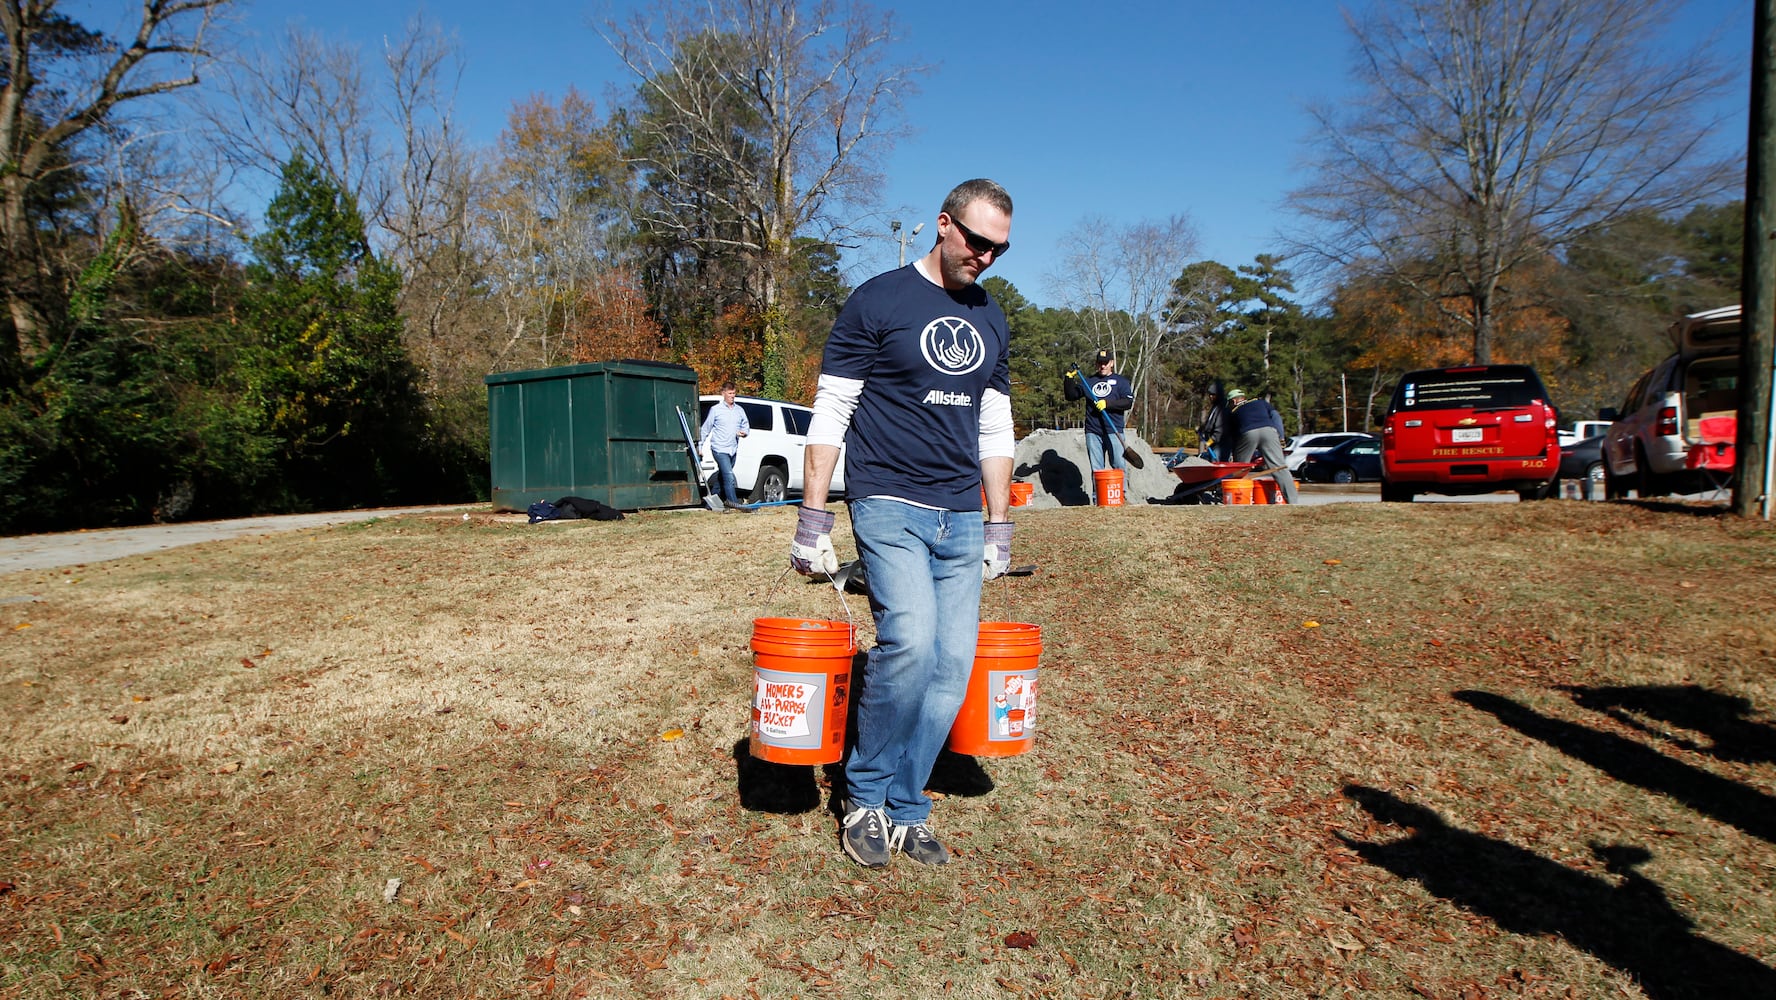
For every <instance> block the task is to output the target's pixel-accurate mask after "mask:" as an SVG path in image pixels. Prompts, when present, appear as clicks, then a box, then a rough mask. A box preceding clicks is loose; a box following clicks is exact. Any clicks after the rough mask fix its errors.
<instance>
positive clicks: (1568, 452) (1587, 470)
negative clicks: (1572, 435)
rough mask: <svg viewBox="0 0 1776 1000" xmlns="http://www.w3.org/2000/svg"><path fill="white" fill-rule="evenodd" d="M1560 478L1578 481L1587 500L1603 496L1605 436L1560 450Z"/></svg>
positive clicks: (1566, 446)
mask: <svg viewBox="0 0 1776 1000" xmlns="http://www.w3.org/2000/svg"><path fill="white" fill-rule="evenodd" d="M1560 478H1562V479H1567V480H1576V481H1577V482H1578V483H1579V484H1580V485H1579V489H1580V491H1581V493H1582V495H1583V496H1584V497H1585V499H1587V500H1589V499H1591V497H1592V496H1593V495H1594V494H1595V495H1596V496H1602V495H1603V435H1602V434H1599V435H1597V436H1595V437H1588V438H1586V439H1584V440H1583V441H1574V442H1573V443H1572V444H1569V445H1562V446H1561V448H1560Z"/></svg>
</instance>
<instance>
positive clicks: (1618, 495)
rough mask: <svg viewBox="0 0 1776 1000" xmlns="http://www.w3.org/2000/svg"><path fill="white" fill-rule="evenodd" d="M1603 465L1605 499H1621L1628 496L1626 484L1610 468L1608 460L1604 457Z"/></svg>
mask: <svg viewBox="0 0 1776 1000" xmlns="http://www.w3.org/2000/svg"><path fill="white" fill-rule="evenodd" d="M1600 464H1601V465H1602V466H1603V498H1604V499H1605V500H1621V499H1624V498H1625V497H1627V496H1628V484H1626V483H1624V482H1623V481H1622V477H1621V476H1618V475H1616V470H1614V469H1612V468H1610V464H1609V460H1608V459H1604V461H1603V462H1602V463H1600Z"/></svg>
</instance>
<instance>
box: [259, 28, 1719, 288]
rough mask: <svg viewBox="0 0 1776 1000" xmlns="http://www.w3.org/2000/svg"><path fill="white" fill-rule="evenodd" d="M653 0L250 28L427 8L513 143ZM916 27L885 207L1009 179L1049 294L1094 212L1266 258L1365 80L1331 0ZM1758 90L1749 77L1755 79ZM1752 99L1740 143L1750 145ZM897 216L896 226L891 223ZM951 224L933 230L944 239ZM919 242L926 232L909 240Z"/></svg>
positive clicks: (600, 60) (468, 108)
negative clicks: (1331, 115) (1315, 148)
mask: <svg viewBox="0 0 1776 1000" xmlns="http://www.w3.org/2000/svg"><path fill="white" fill-rule="evenodd" d="M636 6H637V4H636V3H635V2H632V0H617V2H611V3H605V2H597V3H586V2H550V0H496V2H489V0H475V2H469V0H426V2H424V3H420V2H418V0H414V2H406V0H303V2H301V3H283V2H278V0H257V2H255V3H253V4H252V5H251V6H250V7H249V8H248V9H247V15H246V20H245V23H244V24H243V25H242V27H243V28H244V29H245V30H246V31H248V32H256V33H259V34H260V35H262V36H263V37H266V38H270V39H275V38H276V37H277V36H278V35H279V34H280V33H281V32H282V31H283V29H284V27H285V25H286V24H287V23H289V22H291V21H298V22H300V23H302V24H304V25H305V26H307V27H308V28H310V29H311V30H315V31H319V32H321V33H322V34H323V35H324V36H325V37H327V38H329V39H333V40H336V41H338V42H339V43H340V44H355V45H359V46H362V47H364V49H365V51H366V53H367V54H369V55H372V56H373V55H374V53H375V50H376V48H377V47H378V46H379V45H380V39H381V37H382V36H383V35H385V34H389V35H393V34H397V33H399V32H400V30H401V28H402V25H403V24H404V23H405V22H406V20H407V19H408V18H409V17H410V16H412V14H414V13H415V12H416V11H419V10H422V9H423V10H424V12H425V14H426V15H427V17H428V18H430V19H431V20H433V21H435V22H436V23H438V24H440V25H442V26H443V27H445V28H446V30H449V31H452V32H454V33H455V35H456V36H457V38H458V40H459V42H460V45H461V50H462V53H463V57H464V60H465V72H464V77H463V81H462V86H461V89H460V91H459V94H458V98H457V114H458V118H459V120H460V121H461V122H462V123H463V124H464V125H465V126H466V127H467V129H468V132H469V135H470V136H471V137H472V138H473V139H474V140H475V141H477V142H482V143H491V142H492V141H493V139H494V138H495V137H496V136H497V135H498V133H499V131H500V129H501V128H502V127H503V125H504V123H505V118H506V114H507V112H508V111H509V110H510V108H511V106H512V104H513V102H515V101H518V100H522V99H524V98H525V97H527V96H529V95H532V94H539V93H540V94H544V95H547V96H549V97H551V98H559V97H560V96H561V95H562V94H563V93H565V92H566V90H567V88H568V87H569V86H573V87H577V88H578V89H579V91H580V92H581V94H583V95H585V96H587V97H590V98H592V99H593V100H595V101H596V102H597V103H598V105H599V107H600V108H601V109H602V108H604V107H605V106H606V96H607V93H608V91H609V89H610V88H611V87H612V86H616V87H619V88H623V89H624V90H628V89H629V88H630V87H632V81H631V80H630V79H629V78H628V77H627V76H626V74H625V73H624V71H623V70H622V68H621V66H620V65H619V64H618V62H617V60H616V58H615V57H614V56H613V55H612V54H611V52H610V50H609V48H608V46H606V45H605V43H604V41H603V39H601V38H600V37H599V36H598V34H597V33H596V32H595V31H594V30H593V29H592V26H591V25H592V24H593V22H594V20H595V19H602V16H603V15H602V12H605V11H615V12H617V13H618V14H619V15H620V16H624V17H626V15H627V12H628V11H629V10H631V9H633V8H634V7H636ZM875 6H876V7H877V9H891V10H893V12H894V15H895V20H896V22H897V24H898V26H899V28H900V33H901V35H902V41H901V42H900V43H899V45H900V49H899V51H900V55H901V56H902V58H903V59H904V60H905V61H908V62H916V63H923V64H928V65H930V66H932V67H933V71H932V73H931V74H930V75H928V76H927V77H926V78H925V79H924V81H923V83H922V85H921V93H920V94H919V95H917V96H916V97H914V98H912V99H911V100H909V101H908V104H907V109H906V110H907V118H908V121H909V124H910V125H911V126H912V127H913V128H914V130H915V132H914V134H913V135H912V136H911V137H910V138H908V139H906V140H904V141H903V142H901V143H899V144H898V145H897V146H896V148H895V149H894V151H893V152H892V154H891V155H890V156H889V158H888V160H887V162H886V171H885V173H886V184H885V187H884V189H883V206H882V218H883V219H884V220H885V219H888V218H900V219H905V220H907V224H908V225H909V226H910V225H911V224H912V223H913V222H917V221H925V220H929V219H931V218H933V217H935V216H936V213H937V206H938V204H939V203H940V202H941V200H942V198H943V195H944V193H945V192H947V191H948V190H949V188H950V187H951V186H952V185H954V184H955V183H956V182H957V181H959V180H962V179H964V178H967V177H974V176H983V175H984V176H988V177H992V178H994V179H996V180H998V181H1000V182H1001V183H1003V184H1004V185H1005V186H1006V188H1007V189H1008V190H1009V191H1010V192H1011V194H1012V197H1013V198H1014V199H1015V201H1016V204H1017V213H1016V217H1015V219H1014V224H1013V231H1012V241H1013V244H1014V247H1013V249H1012V251H1011V252H1010V253H1009V254H1007V255H1006V257H1005V258H1004V260H1003V261H1001V262H999V263H998V264H996V265H995V266H994V268H993V270H992V271H991V272H989V273H990V274H995V275H999V276H1001V277H1004V278H1006V279H1007V280H1009V281H1011V282H1012V283H1013V284H1014V285H1016V286H1017V287H1018V289H1019V291H1021V292H1022V293H1023V294H1024V295H1025V296H1026V297H1027V298H1029V299H1031V300H1032V301H1034V302H1036V303H1037V304H1040V305H1049V306H1052V305H1059V304H1061V303H1060V301H1059V299H1060V292H1059V289H1058V288H1057V287H1055V286H1054V285H1053V283H1052V282H1051V281H1050V276H1051V275H1052V274H1053V273H1055V272H1056V271H1057V270H1058V269H1059V267H1060V264H1061V261H1060V259H1059V256H1058V254H1057V252H1056V249H1055V248H1056V243H1057V241H1058V240H1059V239H1060V238H1061V237H1062V236H1063V235H1064V234H1066V233H1067V232H1068V231H1069V229H1070V227H1073V226H1075V225H1077V224H1078V223H1079V222H1080V220H1081V219H1083V218H1085V217H1088V216H1101V217H1104V218H1107V219H1109V220H1111V221H1112V222H1117V223H1132V222H1136V221H1139V220H1143V219H1162V218H1165V217H1167V216H1170V215H1172V214H1175V213H1184V214H1187V215H1189V216H1190V217H1191V218H1192V219H1193V221H1194V222H1195V223H1196V226H1197V229H1198V231H1199V233H1200V235H1201V250H1202V255H1203V256H1204V257H1207V258H1212V259H1214V260H1219V261H1221V262H1222V263H1225V264H1228V265H1238V264H1244V263H1249V262H1250V261H1251V260H1252V258H1253V257H1254V256H1256V255H1257V254H1260V253H1264V252H1266V251H1267V250H1270V249H1272V248H1273V246H1274V234H1275V232H1276V231H1277V230H1278V228H1279V227H1281V226H1284V225H1285V224H1287V222H1288V218H1287V216H1285V215H1283V214H1282V213H1281V201H1282V198H1283V196H1284V194H1285V193H1286V192H1287V191H1288V190H1289V189H1290V188H1291V187H1293V186H1295V185H1296V184H1298V183H1299V181H1300V177H1299V175H1298V174H1297V173H1296V167H1297V163H1298V159H1299V157H1300V155H1301V151H1302V146H1301V142H1302V139H1303V137H1304V136H1305V135H1306V133H1307V128H1308V124H1307V118H1306V116H1305V114H1304V111H1303V106H1304V105H1305V104H1306V103H1308V102H1309V101H1312V100H1317V99H1322V98H1336V97H1337V96H1338V95H1339V94H1340V93H1342V92H1343V91H1344V89H1345V87H1346V70H1347V67H1348V65H1349V60H1350V43H1349V36H1348V33H1347V32H1346V30H1345V27H1344V21H1343V17H1342V15H1341V13H1340V7H1341V5H1339V4H1337V3H1335V2H1331V0H1246V2H1244V3H1228V2H1226V0H1215V2H1209V0H1151V2H1150V0H1133V2H1127V0H1098V2H1095V3H1093V2H1087V3H1079V2H1077V0H1068V2H1061V0H1024V2H1017V3H1005V2H993V0H985V2H976V3H970V4H958V3H952V2H943V0H914V2H906V3H899V4H893V3H877V4H875ZM1751 10H1752V4H1751V0H1693V2H1692V3H1691V4H1690V5H1689V7H1688V9H1687V12H1686V14H1685V16H1684V18H1683V20H1682V21H1681V22H1679V23H1677V24H1676V25H1675V26H1674V35H1675V36H1676V37H1674V39H1673V41H1674V43H1679V44H1681V45H1688V44H1692V43H1694V42H1696V41H1699V40H1701V39H1702V38H1703V37H1705V36H1707V35H1708V34H1709V33H1710V32H1713V31H1715V30H1717V29H1723V28H1724V29H1726V31H1725V35H1724V37H1723V38H1722V40H1721V42H1720V45H1719V48H1718V50H1717V51H1718V52H1719V58H1721V59H1722V60H1725V61H1727V62H1728V63H1729V64H1731V65H1733V66H1735V67H1736V68H1737V69H1738V71H1739V72H1740V73H1741V74H1742V75H1741V80H1743V79H1744V74H1746V73H1747V72H1748V70H1749V64H1750V43H1749V41H1748V40H1747V39H1749V36H1750V30H1751ZM1743 92H1744V90H1743V86H1741V88H1740V90H1739V93H1740V94H1741V95H1742V94H1743ZM1744 108H1745V100H1744V98H1743V97H1742V96H1736V98H1735V100H1734V101H1733V102H1732V103H1731V105H1730V106H1729V107H1726V108H1723V109H1722V111H1723V113H1725V114H1727V115H1729V116H1731V120H1730V121H1729V123H1728V125H1727V126H1726V127H1725V129H1724V131H1723V133H1722V136H1721V141H1722V142H1723V143H1724V144H1725V145H1724V146H1723V148H1732V149H1743V148H1744V142H1745V110H1744ZM881 228H882V229H883V230H884V231H886V228H887V227H886V226H885V225H884V226H882V227H881ZM929 235H930V227H929V226H927V228H926V232H924V233H922V234H920V237H919V243H918V246H920V248H924V247H925V246H926V245H927V244H926V238H927V237H929ZM897 250H898V247H897V244H895V243H894V242H893V241H892V240H889V239H883V240H881V241H880V246H877V247H865V248H860V249H859V250H858V251H856V252H853V253H851V254H849V255H848V257H847V264H848V265H849V267H850V268H851V270H852V272H853V273H852V275H851V278H852V280H853V281H854V282H856V281H861V280H862V279H864V278H867V277H868V276H869V275H870V274H872V273H874V272H876V271H878V270H881V269H882V268H884V267H887V266H892V265H893V263H894V260H895V254H896V252H897ZM911 252H912V249H911V247H909V254H910V253H911Z"/></svg>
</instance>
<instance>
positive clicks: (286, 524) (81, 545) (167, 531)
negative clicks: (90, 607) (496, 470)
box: [0, 504, 487, 573]
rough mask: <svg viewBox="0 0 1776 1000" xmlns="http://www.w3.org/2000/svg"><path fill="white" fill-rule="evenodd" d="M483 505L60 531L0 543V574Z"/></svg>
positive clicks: (58, 567)
mask: <svg viewBox="0 0 1776 1000" xmlns="http://www.w3.org/2000/svg"><path fill="white" fill-rule="evenodd" d="M486 509H487V505H486V504H463V505H458V506H450V507H378V508H373V509H369V510H338V511H330V512H328V513H325V514H279V515H276V516H272V517H243V518H237V519H235V520H232V521H191V522H186V523H182V524H154V525H146V526H144V527H140V528H99V529H95V530H92V531H65V532H61V533H59V534H53V535H17V536H14V537H11V538H0V573H17V572H20V571H23V570H32V569H60V568H61V567H63V566H75V565H80V564H82V563H96V562H105V561H106V560H108V559H122V558H123V557H124V556H135V555H141V554H142V553H144V552H158V551H160V550H162V549H172V548H177V547H179V546H181V545H193V544H196V543H198V542H212V541H216V540H217V539H221V538H239V537H241V536H243V535H269V534H272V533H274V532H279V531H299V530H301V529H303V528H324V527H327V526H328V525H333V524H346V523H349V522H352V521H370V520H374V519H376V518H379V517H393V516H395V515H397V514H425V513H433V512H454V511H460V512H464V513H466V512H469V511H485V510H486Z"/></svg>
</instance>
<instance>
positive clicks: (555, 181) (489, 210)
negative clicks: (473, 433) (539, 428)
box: [475, 89, 626, 368]
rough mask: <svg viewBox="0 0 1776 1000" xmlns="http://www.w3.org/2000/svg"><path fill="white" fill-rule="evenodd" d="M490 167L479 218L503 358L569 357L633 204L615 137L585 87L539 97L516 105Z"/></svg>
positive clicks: (531, 361)
mask: <svg viewBox="0 0 1776 1000" xmlns="http://www.w3.org/2000/svg"><path fill="white" fill-rule="evenodd" d="M490 173H491V179H490V186H491V189H490V190H489V192H488V193H487V195H486V197H484V198H483V199H481V203H480V204H479V205H478V206H476V207H475V222H476V229H477V233H478V239H479V240H480V245H481V254H482V257H483V259H484V260H486V261H487V266H488V269H489V274H488V279H489V284H490V287H491V289H492V293H493V300H494V302H495V303H496V304H497V306H498V308H499V310H500V312H501V315H502V317H503V324H502V325H503V326H504V338H503V343H502V344H501V345H500V346H499V348H498V350H497V360H498V363H499V365H500V366H502V367H506V368H513V367H536V366H539V365H552V364H561V363H564V362H565V361H566V360H567V359H568V347H569V345H568V342H567V340H566V339H565V332H566V331H567V330H568V329H569V328H570V327H572V326H573V325H574V324H575V322H576V311H577V310H578V308H579V306H580V304H581V302H582V301H583V300H584V299H585V296H586V294H587V293H588V291H589V290H590V289H592V288H594V287H595V286H596V285H597V283H598V282H599V281H601V280H602V279H603V276H604V272H605V271H606V270H608V269H609V267H610V266H611V264H612V262H613V261H612V257H613V247H614V244H615V242H616V240H617V238H618V237H617V233H616V226H617V225H618V224H619V222H620V221H621V218H622V217H621V207H622V206H623V205H624V204H625V201H626V192H625V191H623V190H622V179H621V176H620V175H621V173H622V170H621V158H620V155H619V153H618V151H617V147H616V143H615V141H614V140H613V139H612V137H611V133H610V130H609V128H608V127H607V125H606V124H605V123H603V122H601V121H599V119H598V117H597V115H596V113H595V109H594V107H593V105H592V103H591V102H590V101H588V100H586V99H585V98H584V97H582V96H580V94H579V92H578V91H575V90H571V89H570V90H569V91H568V92H567V94H566V95H565V96H564V97H563V98H562V99H561V101H560V103H558V104H555V103H550V102H549V101H547V100H545V99H543V98H541V97H533V98H531V99H529V100H527V101H523V102H521V103H519V104H518V105H517V106H515V107H514V108H513V109H512V112H511V114H510V116H509V119H508V123H507V126H506V129H505V131H504V132H502V133H501V134H500V138H499V148H498V155H497V162H496V163H495V164H494V165H493V167H492V169H491V171H490Z"/></svg>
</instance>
